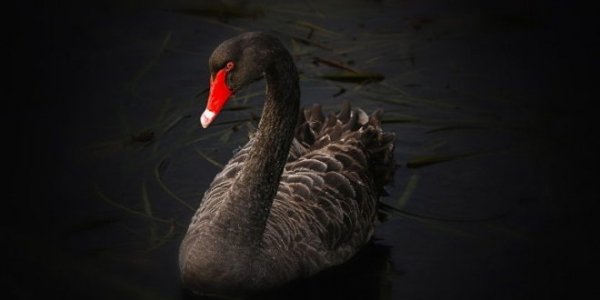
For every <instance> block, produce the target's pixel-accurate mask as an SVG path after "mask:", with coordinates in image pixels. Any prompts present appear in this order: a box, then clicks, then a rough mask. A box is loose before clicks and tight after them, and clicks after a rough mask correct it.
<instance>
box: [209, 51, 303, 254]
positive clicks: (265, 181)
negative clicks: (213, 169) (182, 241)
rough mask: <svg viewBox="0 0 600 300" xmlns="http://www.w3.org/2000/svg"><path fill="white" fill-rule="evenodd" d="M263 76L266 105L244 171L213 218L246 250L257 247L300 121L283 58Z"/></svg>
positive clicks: (293, 77) (291, 69) (291, 68)
mask: <svg viewBox="0 0 600 300" xmlns="http://www.w3.org/2000/svg"><path fill="white" fill-rule="evenodd" d="M284 56H285V57H283V58H280V60H278V61H277V63H274V64H272V67H270V68H268V69H267V70H266V71H265V78H266V81H267V90H266V101H265V105H264V108H263V111H262V117H261V120H260V123H259V125H258V131H257V132H256V134H255V136H254V141H253V145H252V148H251V149H250V151H249V154H248V158H247V159H246V162H245V164H244V167H243V168H242V170H241V171H240V173H239V174H238V176H237V178H236V179H235V182H234V183H233V184H232V187H231V189H230V190H229V195H228V197H227V198H226V200H224V203H223V205H222V206H221V208H220V209H221V210H222V211H220V213H218V214H217V216H215V219H214V220H213V222H214V223H216V224H220V225H221V226H219V227H221V228H222V229H223V230H224V231H227V232H222V235H221V236H223V237H224V238H226V239H227V241H228V242H230V243H232V244H234V245H236V246H240V247H244V246H250V247H254V246H257V245H258V243H260V241H261V239H262V235H263V231H264V228H265V226H266V222H267V218H268V216H269V212H270V208H271V205H272V203H273V198H274V197H275V194H276V193H277V189H278V186H279V180H280V177H281V173H282V171H283V168H284V166H285V163H286V161H287V158H288V155H289V150H290V145H291V142H292V139H293V137H294V129H295V126H296V122H297V118H298V109H299V99H300V90H299V87H298V73H297V71H296V67H295V65H294V63H293V61H292V58H291V56H290V55H289V54H288V53H285V55H284Z"/></svg>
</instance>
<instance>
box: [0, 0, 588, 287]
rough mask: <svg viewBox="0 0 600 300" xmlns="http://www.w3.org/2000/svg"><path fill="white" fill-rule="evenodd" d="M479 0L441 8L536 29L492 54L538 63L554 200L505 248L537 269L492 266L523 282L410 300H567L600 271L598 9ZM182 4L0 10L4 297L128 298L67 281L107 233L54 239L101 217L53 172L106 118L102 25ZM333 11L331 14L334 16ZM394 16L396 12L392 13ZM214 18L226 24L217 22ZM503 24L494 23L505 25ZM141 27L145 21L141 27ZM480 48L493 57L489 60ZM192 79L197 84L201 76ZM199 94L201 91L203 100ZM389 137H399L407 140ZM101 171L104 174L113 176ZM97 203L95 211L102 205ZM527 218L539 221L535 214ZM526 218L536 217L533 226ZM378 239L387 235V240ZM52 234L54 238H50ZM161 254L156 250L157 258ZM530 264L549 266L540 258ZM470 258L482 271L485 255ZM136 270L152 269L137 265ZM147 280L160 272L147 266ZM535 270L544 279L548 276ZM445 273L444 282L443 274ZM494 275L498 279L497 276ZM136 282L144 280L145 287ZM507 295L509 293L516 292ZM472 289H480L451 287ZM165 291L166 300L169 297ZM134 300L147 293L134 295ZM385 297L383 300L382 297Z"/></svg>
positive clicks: (536, 100)
mask: <svg viewBox="0 0 600 300" xmlns="http://www.w3.org/2000/svg"><path fill="white" fill-rule="evenodd" d="M356 2H360V3H361V4H360V5H372V6H377V5H380V4H381V3H380V1H356ZM382 2H385V1H382ZM398 2H400V3H401V2H402V1H398ZM479 2H480V1H472V3H470V2H469V1H459V2H458V3H455V4H446V5H442V6H448V8H446V9H447V10H449V11H452V9H454V8H457V7H461V8H462V7H468V8H469V9H473V10H481V11H482V12H494V11H517V12H524V13H531V14H533V15H534V16H535V20H536V22H537V23H536V27H535V29H534V31H539V36H536V35H530V37H529V38H528V42H527V43H524V44H523V49H522V50H523V52H521V51H520V49H521V48H520V45H519V41H520V40H519V38H517V37H515V40H514V43H511V42H510V41H508V42H507V44H509V45H512V46H511V47H509V48H508V50H507V48H502V47H498V50H497V51H498V53H497V55H498V56H502V57H505V58H506V57H507V56H508V57H509V59H510V58H511V57H514V59H515V60H525V61H527V60H532V61H536V62H540V63H539V64H537V65H536V64H533V67H534V68H535V67H536V66H538V67H539V70H538V69H529V70H528V71H527V74H526V75H523V77H522V78H519V79H518V80H521V85H522V86H524V87H527V85H528V84H529V82H531V86H532V90H535V92H532V94H531V95H533V96H530V97H529V98H528V99H526V101H528V105H529V107H530V108H531V110H532V111H533V113H532V114H535V115H536V116H537V115H544V116H545V117H544V118H536V119H535V120H536V122H538V120H541V121H539V122H542V123H540V124H536V126H539V127H541V128H543V130H542V131H540V132H538V134H539V135H542V136H543V137H542V138H540V139H539V140H540V142H536V143H539V145H538V146H539V147H543V148H546V149H547V150H548V151H547V152H545V153H546V156H544V157H540V161H541V163H540V164H541V165H543V166H544V168H540V169H539V170H538V172H542V173H544V174H543V175H544V176H543V177H544V178H546V179H547V181H546V182H545V187H546V188H547V190H548V194H549V195H552V196H551V197H550V200H549V202H547V206H546V207H547V210H548V214H546V215H544V221H543V227H544V228H545V229H544V230H541V231H535V234H538V236H536V237H535V239H536V241H537V242H535V243H533V244H534V246H532V247H528V248H527V251H529V252H527V253H526V254H523V253H513V254H510V253H509V254H506V255H507V256H508V257H511V255H513V256H514V257H519V259H523V261H527V260H528V259H531V260H533V261H536V263H535V264H532V265H528V264H527V263H524V264H521V265H517V264H515V265H511V266H508V267H507V268H506V269H504V270H502V271H500V273H502V274H511V273H515V274H521V275H520V277H519V276H518V277H519V278H520V279H522V280H523V282H521V285H515V284H507V285H503V284H501V283H496V284H492V285H491V286H490V287H485V286H470V285H469V284H465V286H456V287H455V288H456V290H454V291H452V290H451V291H450V292H449V293H448V294H442V295H440V294H436V293H433V292H431V293H427V292H425V293H419V292H414V293H413V294H409V296H408V297H409V298H410V295H412V296H413V297H412V298H416V299H425V298H427V299H429V298H431V299H434V298H437V299H443V298H444V296H447V298H446V299H448V298H452V299H459V298H460V299H465V298H464V297H465V295H471V296H473V297H476V296H481V295H483V296H484V297H487V296H489V295H493V294H497V295H498V296H497V297H498V298H503V299H525V298H528V299H531V297H544V298H547V297H550V296H558V297H560V298H570V297H574V296H576V295H581V294H582V293H583V292H584V291H586V290H590V289H592V288H593V287H594V284H595V280H594V279H593V278H594V277H597V275H596V273H597V267H598V264H597V263H598V261H597V259H596V256H595V253H596V247H597V246H598V235H597V233H595V232H593V231H592V228H594V225H595V224H596V223H597V222H596V219H597V210H596V208H597V199H598V196H597V195H596V193H597V192H596V190H597V176H596V172H597V171H596V170H597V169H596V166H597V160H598V159H597V158H598V154H597V149H598V136H597V134H596V131H595V127H596V126H595V125H596V123H597V117H598V112H597V109H596V108H595V107H596V102H597V100H598V96H597V85H598V77H597V76H596V75H597V68H598V66H599V65H598V53H599V52H597V51H598V40H597V37H598V34H599V32H598V26H597V24H596V22H594V19H597V16H595V15H593V14H592V12H593V10H591V9H589V8H588V7H578V6H576V5H572V4H566V3H562V2H561V1H488V2H486V4H481V3H479ZM185 5H186V4H185V3H184V2H181V3H176V4H172V3H171V4H165V3H161V2H160V1H155V2H143V1H137V2H136V1H129V2H125V3H121V2H119V1H114V2H109V1H106V2H102V1H94V2H90V3H88V2H86V3H80V4H73V3H69V2H58V3H52V4H49V3H42V2H39V3H38V2H26V3H25V2H21V3H19V4H15V3H13V4H9V5H8V7H5V9H4V11H5V18H4V21H3V23H4V26H3V27H4V29H5V30H4V37H3V41H4V42H3V48H4V50H5V51H6V53H5V54H4V61H5V62H6V64H5V67H4V68H3V70H4V73H5V75H4V77H5V79H3V81H4V86H5V88H4V93H3V95H4V97H3V104H2V106H3V107H2V109H1V111H2V118H1V119H2V128H3V131H4V132H5V133H6V134H5V135H4V137H3V145H2V151H3V152H2V154H3V155H2V157H3V158H4V160H5V162H6V163H5V164H4V165H5V166H6V167H5V168H4V170H5V176H4V177H5V178H4V179H3V183H4V185H5V187H4V188H3V190H4V196H3V197H2V198H3V203H4V209H2V212H3V213H2V215H3V218H2V219H3V220H2V240H3V246H2V248H3V249H4V259H5V260H6V261H7V263H8V265H7V267H3V272H4V271H7V272H6V273H5V275H6V276H7V278H6V279H3V280H2V282H3V285H5V288H3V290H4V293H8V297H9V298H12V299H27V298H39V297H42V296H46V295H57V296H59V297H70V296H74V297H81V296H82V295H85V296H89V297H90V298H105V297H106V298H108V297H110V298H111V299H118V298H121V297H124V298H126V296H124V295H125V294H119V293H120V292H121V291H122V290H127V289H119V288H114V289H112V290H110V291H102V290H103V289H104V288H105V286H106V284H105V283H102V284H99V283H96V282H95V275H94V274H91V275H90V274H88V275H85V276H80V275H77V273H76V272H74V275H73V277H75V278H73V277H71V275H69V274H68V273H69V272H72V271H73V269H74V268H72V267H65V266H66V265H70V264H75V263H73V262H72V261H76V262H77V264H78V262H79V261H80V260H79V259H78V258H72V256H77V254H73V253H78V252H77V251H78V250H77V249H79V248H85V246H80V245H79V244H86V243H98V244H102V243H103V242H102V241H103V240H109V239H110V237H107V235H103V234H96V233H94V232H92V233H88V232H87V231H85V230H83V229H77V230H81V232H83V233H81V232H80V233H77V234H80V235H81V236H83V237H81V238H79V237H78V238H71V237H70V238H62V236H61V235H62V234H64V227H65V226H64V224H66V223H69V222H70V221H65V220H74V219H77V216H79V215H83V216H85V217H87V216H88V215H93V214H94V213H90V214H85V213H81V212H84V211H97V212H98V213H102V212H106V211H107V209H106V208H103V206H102V204H98V203H96V202H87V201H82V199H81V198H79V197H78V196H77V195H81V194H85V193H86V192H89V190H90V189H91V188H90V187H89V186H87V187H86V186H82V185H81V182H82V181H74V182H73V183H72V184H70V183H69V182H68V180H69V178H71V177H69V176H64V175H61V174H66V173H68V174H72V175H70V176H72V177H73V176H75V177H76V176H80V175H81V174H84V175H81V176H87V175H85V172H81V173H78V171H73V170H74V169H76V168H77V166H78V165H80V164H84V163H82V160H81V159H80V158H78V157H77V155H78V154H77V153H75V152H74V151H73V145H78V144H79V143H80V142H81V141H87V140H92V139H93V138H94V136H96V135H98V132H94V131H91V132H81V131H80V129H81V128H88V127H86V126H84V124H85V123H86V122H93V121H94V120H98V119H102V118H103V116H104V115H105V114H106V113H107V111H106V110H102V109H96V108H101V107H102V105H98V104H97V103H98V102H99V101H102V99H98V98H99V97H95V96H94V93H95V91H96V90H98V89H101V87H102V86H103V85H102V84H97V81H98V80H105V79H103V78H96V77H95V76H96V74H94V73H95V71H94V69H93V68H90V67H89V61H93V60H94V58H93V57H88V56H87V53H96V52H94V50H97V49H103V48H104V47H105V48H111V47H112V46H115V45H105V44H102V42H103V41H104V40H105V39H103V38H101V36H102V32H103V30H104V28H115V27H117V26H116V25H115V23H114V22H123V21H122V20H123V16H127V15H129V14H131V15H135V14H136V13H138V12H139V11H147V10H157V11H165V10H172V9H174V8H177V9H179V8H182V7H184V8H185V7H186V6H185ZM432 5H440V4H439V3H437V2H436V1H424V2H422V3H412V2H411V8H412V9H415V7H416V8H417V10H418V8H419V7H420V6H422V9H423V10H427V8H428V6H432ZM329 13H331V14H332V15H335V12H329ZM400 15H402V14H401V13H400V12H399V16H400ZM115 16H119V17H115ZM158 16H159V17H160V15H158ZM125 19H126V17H125ZM214 19H216V20H217V21H222V20H221V19H219V16H217V17H215V18H214ZM116 20H118V21H116ZM135 22H147V25H148V26H150V27H151V26H153V24H155V22H157V20H156V19H153V18H152V17H148V18H136V19H135ZM232 23H233V24H235V22H232ZM507 24H508V23H507ZM507 24H504V25H502V24H501V25H498V26H501V27H502V26H506V27H510V26H511V25H507ZM136 26H144V25H140V23H137V25H136ZM174 26H175V25H174ZM124 30H126V28H124ZM519 30H520V29H518V28H517V29H515V34H514V36H518V35H519V33H518V32H519ZM508 31H510V30H508ZM214 34H215V36H216V37H215V42H218V41H219V40H222V38H220V36H223V38H224V37H226V36H227V35H228V34H229V33H221V34H217V33H214ZM507 36H508V37H510V36H511V35H510V34H509V35H507ZM214 45H215V44H214V43H213V44H211V46H210V47H208V46H207V48H208V49H206V51H207V52H210V50H211V49H212V47H214ZM523 53H525V54H523ZM488 54H489V55H490V56H491V57H493V56H494V53H490V52H488ZM449 55H451V54H449ZM474 55H477V53H475V54H474ZM121 59H123V60H125V61H112V62H110V61H109V62H108V63H107V62H106V61H101V62H99V64H103V65H104V67H105V68H107V69H111V68H125V67H127V66H128V65H127V64H128V63H131V62H127V61H126V58H121ZM132 59H134V58H132ZM205 60H206V57H200V58H198V59H197V60H195V62H196V61H197V62H199V63H198V66H197V69H198V72H197V74H203V72H204V70H206V67H205V66H204V65H201V62H203V61H205ZM131 64H132V69H136V68H138V67H139V66H135V63H131ZM124 65H125V66H124ZM494 66H495V65H494V64H493V63H491V64H490V67H491V68H493V67H494ZM467 68H473V69H485V68H486V66H485V65H477V66H475V65H474V66H467ZM490 72H494V70H490ZM131 73H134V72H131ZM103 74H106V72H105V73H103ZM109 74H110V73H109ZM513 74H514V73H513ZM517 74H518V72H517ZM386 75H387V74H386ZM129 76H131V74H130V75H129ZM198 76H200V75H198ZM202 76H205V74H203V75H202ZM440 76H446V75H444V74H441V75H440ZM98 77H100V76H99V75H98ZM498 77H499V78H502V77H503V76H501V75H499V76H498ZM115 80H116V79H115ZM189 80H190V81H196V82H201V80H199V79H197V78H189ZM500 80H502V79H500ZM507 80H509V79H507ZM106 86H109V85H106ZM198 86H200V84H198ZM199 89H200V88H199ZM200 91H201V89H200V90H199V91H198V92H200ZM103 93H106V91H103ZM190 94H193V93H190ZM104 95H106V94H104ZM201 98H202V97H199V99H201ZM199 101H203V100H199ZM94 103H96V104H94ZM197 105H198V106H197V111H200V109H201V108H200V106H201V105H202V104H201V102H198V104H197ZM82 113H85V115H82ZM193 118H196V116H193V117H192V119H193ZM98 131H101V130H98ZM398 138H399V139H402V136H398ZM109 169H110V168H109ZM105 172H108V173H109V175H110V171H105ZM73 174H74V175H73ZM90 177H93V176H92V175H90ZM65 180H67V182H65ZM113 184H114V185H115V186H116V185H119V184H121V183H120V182H119V180H118V179H117V178H115V180H114V182H113ZM117 189H118V188H117ZM507 189H510V187H507ZM98 207H101V209H99V210H98ZM535 216H536V215H535V214H534V218H535ZM103 222H109V223H110V219H108V220H107V219H104V221H103ZM532 222H533V223H535V220H533V221H532ZM86 226H89V224H87V225H86ZM523 226H524V227H525V228H526V227H527V226H528V225H527V224H526V223H525V224H524V225H523ZM532 226H533V225H532ZM536 226H537V225H536ZM382 235H383V236H385V235H386V234H385V232H384V233H383V234H382ZM55 236H61V237H57V238H56V239H54V238H53V237H55ZM117 239H119V238H117ZM423 239H425V241H424V242H423V243H424V244H427V243H429V242H428V241H427V240H426V238H423ZM384 240H385V239H384ZM39 241H44V242H43V243H41V242H39ZM52 241H56V243H59V244H61V243H71V244H69V245H68V246H65V247H64V248H67V249H69V250H64V248H63V247H61V246H57V247H56V248H54V249H48V248H45V246H44V247H40V245H42V244H43V245H47V244H52V243H53V242H52ZM390 243H392V244H394V243H393V242H390ZM172 244H173V245H174V246H171V247H170V248H169V249H170V250H165V253H170V254H169V255H171V256H172V253H173V249H175V247H176V245H175V244H176V243H172ZM431 245H432V247H435V246H433V245H436V244H435V241H432V242H431ZM392 246H394V245H392ZM398 247H400V248H401V246H398ZM73 249H75V250H73ZM71 251H72V252H71ZM156 255H157V256H160V255H161V252H159V253H158V254H156ZM538 256H539V257H543V258H544V260H539V261H538V260H537V257H538ZM85 261H86V262H88V263H90V265H93V264H94V258H93V256H92V258H89V259H86V260H85ZM544 262H548V263H547V264H545V263H544ZM467 263H468V261H467ZM472 263H473V264H479V263H481V261H473V262H472ZM80 267H81V268H87V265H85V264H82V265H81V266H80ZM90 268H91V267H90ZM140 270H141V271H140V272H146V271H147V269H143V268H142V269H140ZM121 271H122V270H121V269H119V268H118V267H117V268H114V269H110V268H108V269H104V270H103V272H104V273H103V274H104V275H102V276H108V277H110V276H112V275H111V274H113V272H114V274H117V275H115V278H122V277H127V276H128V275H127V274H126V273H125V275H123V274H122V273H119V272H121ZM148 272H160V270H156V269H151V268H150V269H149V271H148ZM431 272H435V271H431ZM173 273H175V274H176V264H175V262H173V265H172V266H171V269H169V270H168V271H165V274H173ZM107 274H108V275H107ZM522 274H526V275H522ZM544 274H548V277H551V278H544V277H543V276H544ZM138 275H139V274H138ZM136 276H137V275H136ZM448 276H453V274H452V273H448ZM458 276H460V275H458ZM489 276H490V278H494V276H495V275H494V274H490V275H489ZM499 276H500V275H499ZM502 276H504V275H502ZM141 277H142V278H143V276H141ZM157 278H159V279H157ZM435 278H437V277H435ZM115 280H119V279H115ZM152 280H157V281H158V282H160V276H156V275H155V276H149V277H148V281H152ZM169 280H171V279H169ZM435 280H436V279H427V278H423V280H422V281H423V282H421V283H420V284H422V285H423V286H425V287H428V288H430V289H432V290H435V287H436V286H438V285H440V284H439V283H438V282H436V281H435ZM141 281H142V282H143V279H142V280H141ZM492 281H493V280H492ZM156 284H158V285H160V283H156ZM517 286H519V287H518V288H517ZM175 289H177V287H175ZM494 289H499V292H498V293H494V292H492V291H491V290H494ZM511 289H514V291H515V292H514V293H511ZM469 290H474V291H479V290H485V291H486V292H481V293H479V292H473V293H469V292H467V293H462V294H461V293H459V292H457V291H469ZM129 292H130V291H129ZM453 292H454V293H453ZM166 294H167V295H171V296H172V294H170V293H168V292H167V293H166ZM139 295H144V294H143V292H140V293H139ZM439 297H442V298H439ZM141 298H152V297H150V296H148V297H142V296H141ZM167 298H169V297H167ZM381 298H382V299H386V298H385V297H383V296H381ZM479 299H482V298H479Z"/></svg>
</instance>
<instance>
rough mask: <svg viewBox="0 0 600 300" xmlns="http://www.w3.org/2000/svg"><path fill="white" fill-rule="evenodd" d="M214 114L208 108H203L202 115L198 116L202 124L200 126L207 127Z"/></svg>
mask: <svg viewBox="0 0 600 300" xmlns="http://www.w3.org/2000/svg"><path fill="white" fill-rule="evenodd" d="M216 116H217V114H216V113H214V112H212V111H210V110H208V108H207V109H206V110H204V112H203V113H202V116H200V124H201V125H202V128H207V127H208V125H210V123H212V121H213V120H214V119H215V117H216Z"/></svg>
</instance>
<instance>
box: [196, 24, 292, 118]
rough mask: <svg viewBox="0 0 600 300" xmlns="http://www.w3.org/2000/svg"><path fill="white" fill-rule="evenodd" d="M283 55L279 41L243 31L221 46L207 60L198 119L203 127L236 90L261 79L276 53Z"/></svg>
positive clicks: (283, 49) (275, 57)
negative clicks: (204, 99) (207, 81)
mask: <svg viewBox="0 0 600 300" xmlns="http://www.w3.org/2000/svg"><path fill="white" fill-rule="evenodd" d="M281 51H283V52H284V53H287V50H285V48H284V46H283V45H282V44H281V42H280V41H279V40H278V39H277V38H275V37H273V36H271V35H269V34H266V33H262V32H247V33H243V34H240V35H238V36H236V37H233V38H231V39H228V40H226V41H224V42H223V43H221V44H220V45H219V46H218V47H217V48H216V49H215V50H214V51H213V53H212V54H211V56H210V58H209V60H208V67H209V71H210V90H209V93H208V103H207V105H206V109H205V110H204V112H203V113H202V116H201V117H200V123H201V124H202V127H204V128H206V127H208V126H209V125H210V123H212V121H213V120H214V119H215V118H216V117H217V115H218V114H219V113H220V112H221V110H222V109H223V107H224V106H225V104H226V103H227V101H228V100H229V99H230V97H231V96H232V95H233V94H235V93H236V92H237V91H238V90H240V89H242V88H244V87H245V86H247V85H249V84H250V83H252V82H254V81H257V80H259V79H261V78H263V77H264V75H265V72H266V71H267V70H268V69H269V68H271V66H272V65H273V64H274V62H275V61H276V59H277V57H279V55H278V54H280V53H281Z"/></svg>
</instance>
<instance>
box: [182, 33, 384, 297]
mask: <svg viewBox="0 0 600 300" xmlns="http://www.w3.org/2000/svg"><path fill="white" fill-rule="evenodd" d="M209 69H210V73H211V82H210V92H209V97H208V104H207V108H206V110H205V111H204V113H203V114H202V116H201V123H202V126H203V127H207V126H208V125H209V124H210V123H211V122H212V121H213V120H214V118H215V117H216V116H217V115H218V114H219V112H220V111H221V108H222V107H223V106H224V105H225V103H226V102H227V100H228V98H229V97H230V96H231V95H232V94H233V93H235V92H236V91H238V90H239V89H241V88H242V87H244V86H246V85H248V84H249V83H251V82H253V81H256V80H259V79H261V78H263V77H264V78H265V79H266V100H265V104H264V108H263V111H262V117H261V120H260V122H259V125H258V129H257V131H256V132H255V133H253V134H252V135H251V137H250V140H249V141H248V143H247V144H246V145H245V146H244V147H243V148H242V149H241V150H240V151H238V152H237V153H236V154H235V155H234V156H233V158H232V159H231V160H230V161H229V163H228V164H227V165H226V166H225V167H224V168H223V170H222V171H221V172H220V173H219V174H217V175H216V177H215V179H214V180H213V182H212V184H211V185H210V187H209V188H208V190H207V191H206V193H205V194H204V198H203V199H202V202H201V203H200V207H199V208H198V210H197V212H196V213H195V215H194V217H193V218H192V221H191V224H190V226H189V228H188V231H187V233H186V235H185V237H184V239H183V242H182V243H181V247H180V253H179V266H180V269H181V276H182V281H183V284H184V286H185V287H186V288H187V289H189V290H191V291H193V292H195V293H199V294H204V295H239V294H246V293H252V292H256V291H260V290H265V289H269V288H272V287H276V286H279V285H282V284H284V283H286V282H289V281H291V280H293V279H296V278H302V277H306V276H310V275H313V274H315V273H317V272H319V271H321V270H324V269H326V268H329V267H331V266H335V265H339V264H341V263H344V262H346V261H347V260H349V259H350V258H351V257H352V256H353V255H354V254H355V253H356V252H357V251H358V250H360V249H361V247H362V246H363V245H365V244H366V243H367V242H368V240H369V239H370V237H371V235H372V234H373V230H374V221H375V216H376V210H377V203H378V199H379V196H380V195H381V193H382V191H383V185H385V184H386V183H388V182H389V181H390V179H391V178H392V176H393V172H394V168H395V163H394V159H393V148H394V145H393V142H394V134H393V133H388V132H383V131H382V130H381V126H380V116H381V111H376V112H375V113H373V114H372V115H371V116H368V115H367V114H366V113H365V112H364V111H363V110H361V109H355V110H352V109H351V108H350V105H349V104H348V103H347V102H346V103H344V105H343V107H342V109H341V112H340V113H339V114H337V115H335V114H330V115H329V116H327V117H324V116H323V114H322V113H321V108H320V106H318V105H314V106H312V107H310V108H307V109H303V110H300V108H299V99H300V91H299V83H298V73H297V71H296V66H295V64H294V62H293V59H292V57H291V55H290V53H289V52H288V51H287V50H286V49H285V47H284V46H283V45H282V43H281V42H280V41H279V40H278V39H277V38H275V37H273V36H271V35H269V34H266V33H261V32H250V33H244V34H241V35H239V36H236V37H234V38H231V39H229V40H226V41H225V42H223V43H222V44H221V45H219V46H218V47H217V48H216V49H215V50H214V52H213V53H212V55H211V56H210V59H209Z"/></svg>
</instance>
